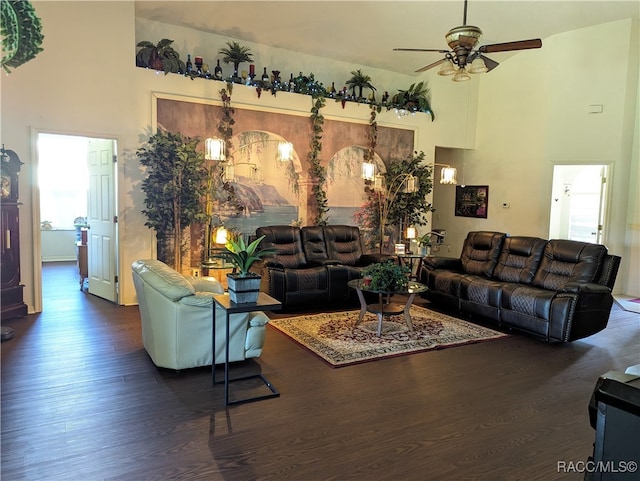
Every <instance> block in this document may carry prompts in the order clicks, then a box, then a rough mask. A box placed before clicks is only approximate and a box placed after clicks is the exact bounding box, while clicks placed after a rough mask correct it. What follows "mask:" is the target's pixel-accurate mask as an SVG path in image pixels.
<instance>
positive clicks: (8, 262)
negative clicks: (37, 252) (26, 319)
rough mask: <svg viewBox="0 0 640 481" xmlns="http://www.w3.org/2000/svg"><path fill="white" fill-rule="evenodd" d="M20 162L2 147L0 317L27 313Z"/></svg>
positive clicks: (0, 163)
mask: <svg viewBox="0 0 640 481" xmlns="http://www.w3.org/2000/svg"><path fill="white" fill-rule="evenodd" d="M21 165H22V162H20V159H19V158H18V155H17V154H16V153H15V152H14V151H12V150H5V148H4V147H2V151H1V155H0V170H1V175H2V185H1V196H0V203H1V207H2V231H1V235H0V252H1V254H2V258H1V259H0V261H1V262H0V271H1V282H0V294H1V299H0V302H1V304H0V305H1V306H2V308H1V317H2V319H9V318H11V317H22V316H25V315H26V314H27V305H26V304H25V303H24V302H23V297H22V291H23V289H24V285H22V284H20V217H19V212H18V211H19V207H20V203H19V202H18V174H19V172H20V166H21Z"/></svg>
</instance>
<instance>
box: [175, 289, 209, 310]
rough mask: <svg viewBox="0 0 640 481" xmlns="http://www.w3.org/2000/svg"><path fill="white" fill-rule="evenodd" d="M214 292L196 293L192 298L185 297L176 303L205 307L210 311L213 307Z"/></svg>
mask: <svg viewBox="0 0 640 481" xmlns="http://www.w3.org/2000/svg"><path fill="white" fill-rule="evenodd" d="M214 294H215V293H214V292H196V293H195V294H194V295H193V296H185V297H183V298H182V299H180V300H179V301H178V302H179V303H180V304H184V305H186V306H195V307H206V308H208V309H211V306H213V295H214Z"/></svg>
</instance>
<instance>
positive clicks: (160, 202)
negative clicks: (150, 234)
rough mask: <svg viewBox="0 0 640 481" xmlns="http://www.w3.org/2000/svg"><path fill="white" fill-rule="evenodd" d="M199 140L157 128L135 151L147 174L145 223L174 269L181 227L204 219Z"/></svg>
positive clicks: (178, 259)
mask: <svg viewBox="0 0 640 481" xmlns="http://www.w3.org/2000/svg"><path fill="white" fill-rule="evenodd" d="M198 143H199V140H198V139H197V138H190V137H185V136H183V135H182V134H181V133H180V132H176V133H172V132H167V131H164V130H158V132H157V133H156V134H154V135H152V136H151V137H150V138H149V140H148V142H147V144H145V145H143V146H142V147H141V148H140V149H138V151H137V155H138V159H139V161H140V163H141V164H142V165H143V166H145V167H146V174H147V176H146V178H145V179H144V180H143V181H142V191H143V192H144V193H145V200H144V203H145V208H144V209H143V210H142V213H143V214H144V215H145V216H146V218H147V222H145V225H146V226H147V227H150V228H152V229H154V230H155V231H156V239H157V241H158V259H159V260H161V261H163V262H165V263H167V264H170V265H173V266H174V268H175V269H176V270H177V271H180V270H181V267H182V250H181V246H182V231H183V229H185V228H186V227H188V226H189V225H191V224H192V223H194V222H201V221H203V220H205V218H206V216H205V212H204V205H203V202H202V199H203V197H204V196H205V194H206V190H207V169H206V168H205V164H204V154H203V153H202V152H198V151H197V150H196V147H197V145H198Z"/></svg>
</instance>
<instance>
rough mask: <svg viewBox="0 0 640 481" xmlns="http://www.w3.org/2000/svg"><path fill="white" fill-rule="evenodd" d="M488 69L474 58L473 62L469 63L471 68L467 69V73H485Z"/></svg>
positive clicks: (477, 58) (479, 60)
mask: <svg viewBox="0 0 640 481" xmlns="http://www.w3.org/2000/svg"><path fill="white" fill-rule="evenodd" d="M488 70H489V69H488V68H487V66H486V65H485V63H484V60H482V59H481V58H480V57H476V58H475V59H474V60H473V62H471V67H469V73H485V72H487V71H488Z"/></svg>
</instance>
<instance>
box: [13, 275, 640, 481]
mask: <svg viewBox="0 0 640 481" xmlns="http://www.w3.org/2000/svg"><path fill="white" fill-rule="evenodd" d="M123 275H124V274H123ZM78 287H79V286H78V282H77V278H76V275H75V267H74V266H73V264H55V265H54V264H50V265H46V266H45V269H44V286H43V290H44V294H45V299H44V312H43V313H42V314H39V315H30V316H28V317H26V318H23V319H12V320H3V322H2V324H3V325H5V326H11V327H13V328H14V329H15V337H14V338H13V339H11V340H9V341H6V342H3V343H2V399H1V400H2V405H1V408H2V473H1V474H2V479H3V480H12V481H19V480H47V481H53V480H73V481H78V480H82V481H97V480H122V481H138V480H227V481H250V480H294V481H314V480H319V481H320V480H321V481H329V480H336V481H338V480H339V481H345V480H363V481H364V480H366V481H383V480H393V481H397V480H421V481H424V480H447V481H449V480H456V481H464V480H486V481H514V480H515V481H517V480H523V481H524V480H526V481H535V480H540V481H550V480H581V479H583V474H581V473H563V472H559V471H558V463H559V462H566V463H569V462H578V461H585V460H586V459H587V456H589V455H590V454H591V451H592V443H593V439H594V431H593V429H592V428H591V426H590V425H589V420H588V412H587V405H588V402H589V398H590V396H591V392H592V390H593V387H594V384H595V382H596V380H597V378H598V376H599V375H600V374H602V373H605V372H607V371H609V370H624V369H625V368H626V367H627V366H630V365H633V364H639V363H640V345H639V344H640V315H638V314H634V313H630V312H626V311H623V310H621V309H619V308H618V307H616V306H614V309H613V312H612V315H611V319H610V322H609V327H608V328H607V329H606V330H605V331H603V332H601V333H598V334H596V335H594V336H591V337H590V338H588V339H585V340H581V341H578V342H574V343H571V344H566V345H547V344H543V343H540V342H539V341H536V340H534V339H530V338H528V337H525V336H522V335H514V336H512V337H509V338H507V339H502V340H497V341H491V342H485V343H480V344H473V345H468V346H462V347H456V348H450V349H444V350H441V351H433V352H426V353H422V354H415V355H411V356H405V357H398V358H392V359H387V360H381V361H376V362H370V363H366V364H360V365H356V366H350V367H345V368H340V369H332V368H330V367H328V366H327V365H326V364H325V363H323V362H322V361H321V360H319V359H318V358H316V357H315V356H313V355H312V354H309V353H308V352H306V351H305V350H304V349H302V348H301V347H299V346H298V345H297V344H295V343H294V342H293V341H291V340H289V339H288V338H287V337H285V336H284V335H283V334H281V333H279V332H278V331H276V330H275V329H268V330H267V338H266V343H265V349H264V353H263V355H262V357H261V358H260V359H259V360H258V362H257V363H256V362H247V363H244V365H242V366H239V369H244V370H246V369H262V372H263V373H264V374H265V375H266V376H267V377H268V378H269V379H270V380H271V381H272V382H273V384H274V385H275V386H276V387H277V388H278V389H279V390H280V392H281V397H280V398H276V399H269V400H265V401H260V402H256V403H249V404H244V405H238V406H233V407H230V408H229V409H225V408H224V407H223V388H222V387H221V386H216V387H212V386H211V379H210V370H209V369H195V370H190V371H184V372H173V371H168V370H163V369H158V368H156V367H155V366H154V365H153V364H152V363H151V361H150V359H149V357H148V356H147V354H146V352H145V351H144V349H143V348H142V344H141V334H140V321H139V317H138V309H137V307H119V306H115V305H113V304H110V303H109V302H106V301H103V300H101V299H99V298H96V297H94V296H91V295H89V294H87V293H83V292H80V290H79V288H78ZM420 302H421V303H424V302H425V301H420ZM243 387H244V386H242V384H239V385H236V386H234V390H238V389H243Z"/></svg>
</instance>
